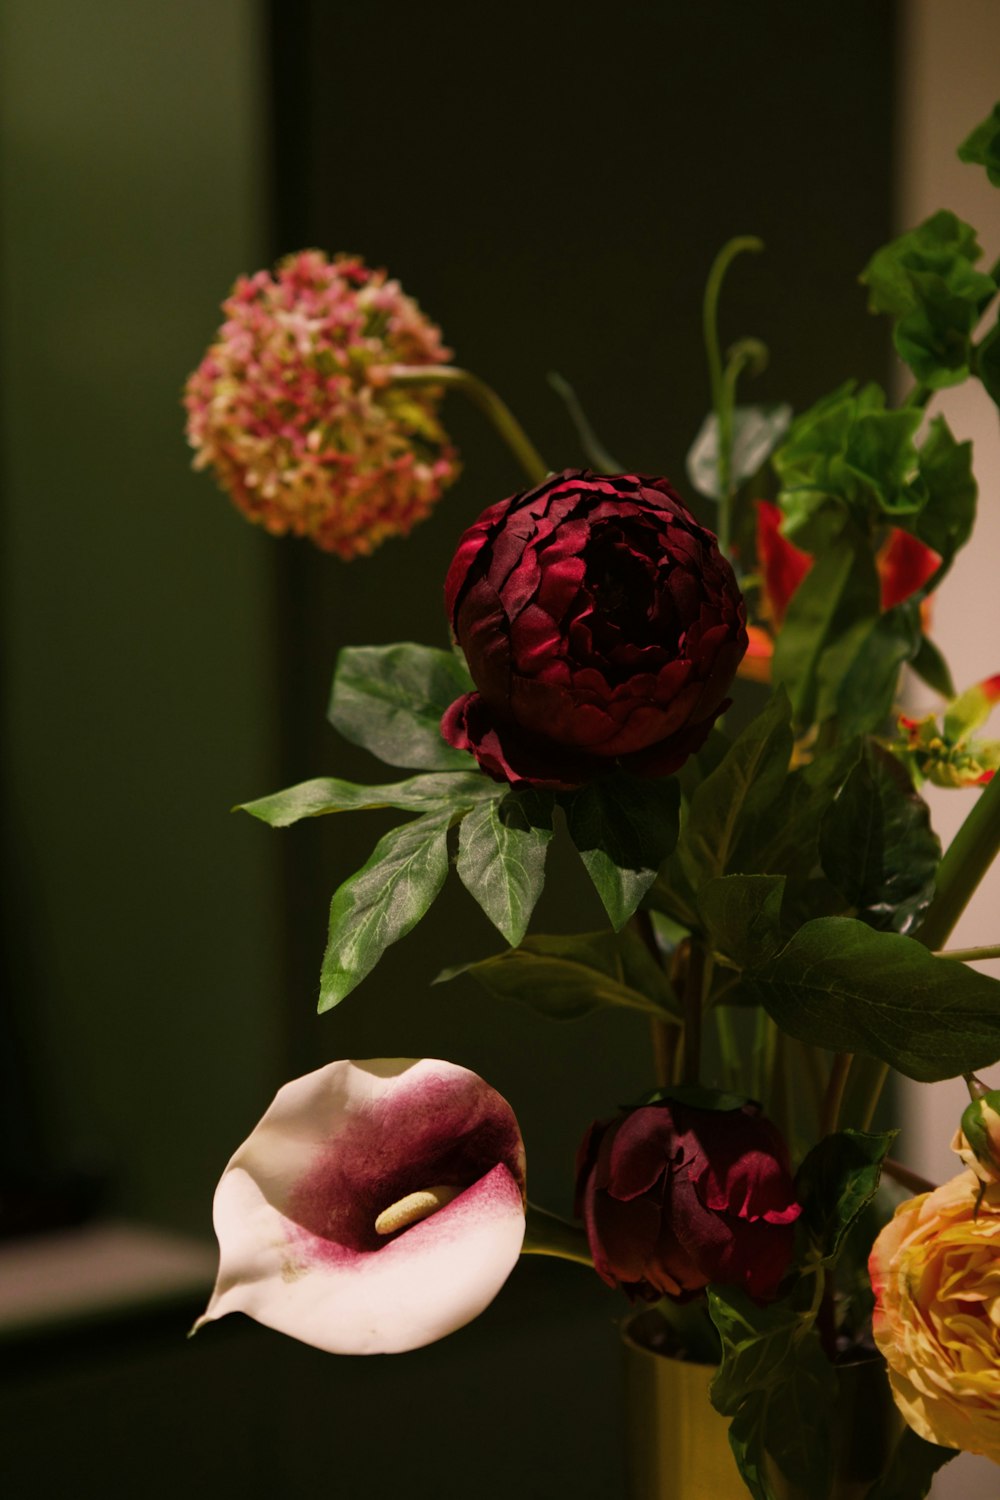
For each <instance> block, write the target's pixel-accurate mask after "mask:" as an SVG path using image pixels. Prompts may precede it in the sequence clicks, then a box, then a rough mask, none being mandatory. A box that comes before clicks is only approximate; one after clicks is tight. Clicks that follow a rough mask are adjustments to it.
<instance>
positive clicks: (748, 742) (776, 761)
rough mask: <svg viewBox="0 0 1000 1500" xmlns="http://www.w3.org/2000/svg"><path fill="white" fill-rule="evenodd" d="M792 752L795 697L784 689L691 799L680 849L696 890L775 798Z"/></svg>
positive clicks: (721, 870)
mask: <svg viewBox="0 0 1000 1500" xmlns="http://www.w3.org/2000/svg"><path fill="white" fill-rule="evenodd" d="M791 753H792V730H791V724H790V709H789V703H788V698H787V697H786V695H785V694H784V693H783V692H782V691H781V690H780V689H779V690H778V691H777V692H775V693H773V694H772V695H771V697H770V699H769V700H768V703H767V705H766V707H765V708H764V709H763V711H762V712H761V713H760V714H758V715H757V717H756V719H754V720H752V721H751V723H750V724H748V725H747V727H746V729H744V731H743V733H742V734H741V735H740V736H739V738H738V739H737V740H736V741H735V742H734V743H733V744H732V745H731V746H730V748H729V750H728V751H727V752H726V755H725V756H724V757H723V759H722V761H721V762H720V763H719V765H718V766H717V767H716V769H715V770H714V771H713V772H712V773H711V775H710V776H707V777H706V778H705V780H704V781H703V782H702V783H701V785H700V786H699V787H698V788H697V790H696V791H695V794H694V796H693V798H692V800H691V806H690V809H689V812H688V816H687V820H686V822H685V825H684V829H683V832H682V834H681V838H680V840H679V842H678V845H677V855H678V860H679V862H680V865H681V867H682V869H683V871H684V874H685V876H686V877H687V879H688V880H689V881H690V883H691V886H692V888H693V889H694V890H695V891H696V892H697V891H698V890H699V889H700V887H701V886H702V885H704V884H705V882H706V881H708V880H712V879H715V878H716V877H717V876H720V875H724V874H725V873H726V871H727V868H728V864H729V859H730V856H731V854H732V852H733V850H734V849H735V848H736V844H737V841H738V839H739V837H740V833H741V830H742V826H743V824H744V823H745V821H746V820H747V819H749V818H752V817H753V816H754V815H755V814H756V813H757V812H758V811H759V810H760V809H762V808H764V807H767V806H769V805H770V803H771V802H773V800H774V798H775V797H776V796H777V794H778V792H779V790H780V789H781V786H782V783H783V782H784V780H785V777H786V776H787V774H788V764H789V761H790V759H791Z"/></svg>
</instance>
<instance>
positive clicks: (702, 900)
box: [698, 875, 785, 968]
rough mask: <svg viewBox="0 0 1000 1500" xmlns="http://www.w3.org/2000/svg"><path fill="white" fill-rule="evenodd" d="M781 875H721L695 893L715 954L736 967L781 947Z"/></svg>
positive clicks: (783, 882) (769, 954)
mask: <svg viewBox="0 0 1000 1500" xmlns="http://www.w3.org/2000/svg"><path fill="white" fill-rule="evenodd" d="M784 892H785V877H784V875H720V876H717V877H716V878H714V879H712V880H708V881H706V883H705V884H704V885H703V886H702V887H701V890H700V891H699V892H698V910H699V912H700V914H701V917H702V920H703V921H704V924H705V931H706V933H707V935H708V939H709V942H710V943H711V945H712V947H713V949H714V950H715V951H716V953H718V954H720V955H722V956H723V957H724V958H726V959H728V960H729V961H730V962H731V963H732V964H733V965H735V966H736V967H737V968H744V967H745V966H746V965H747V964H749V963H754V962H761V961H763V960H764V959H765V958H769V957H770V956H771V954H773V953H775V952H776V951H777V950H778V949H779V948H780V947H781V935H780V929H781V900H782V897H783V895H784Z"/></svg>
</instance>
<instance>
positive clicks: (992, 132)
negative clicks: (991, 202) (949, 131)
mask: <svg viewBox="0 0 1000 1500" xmlns="http://www.w3.org/2000/svg"><path fill="white" fill-rule="evenodd" d="M958 157H959V160H960V161H965V162H972V163H973V164H975V165H976V166H980V167H985V168H986V174H987V176H988V177H989V179H990V181H991V182H992V184H993V186H994V187H1000V104H994V106H993V108H992V109H991V110H990V112H989V114H988V115H987V116H986V119H985V120H981V121H980V122H979V124H978V125H977V126H976V128H975V130H973V131H971V132H970V133H969V135H967V136H966V138H965V140H964V141H963V142H962V144H961V145H960V146H959V148H958Z"/></svg>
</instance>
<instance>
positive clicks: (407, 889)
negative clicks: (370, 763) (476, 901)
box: [319, 811, 453, 1011]
mask: <svg viewBox="0 0 1000 1500" xmlns="http://www.w3.org/2000/svg"><path fill="white" fill-rule="evenodd" d="M452 816H453V815H452V813H451V812H450V811H449V812H436V813H427V814H425V815H424V816H423V817H420V818H415V819H414V820H413V821H412V822H410V823H403V824H401V825H400V826H399V827H398V828H393V829H392V830H391V831H390V832H389V833H387V834H386V835H385V837H384V838H381V839H379V841H378V843H377V844H376V845H375V850H374V852H373V854H372V856H371V858H370V859H369V860H368V861H367V863H366V864H364V865H363V866H362V868H361V869H360V870H359V871H358V872H357V874H355V875H352V876H351V878H350V879H349V880H345V881H344V884H343V885H342V886H340V888H339V889H338V890H337V891H335V892H334V896H333V901H332V903H331V905H330V927H329V933H328V936H327V943H326V953H325V955H324V958H323V969H322V974H321V977H320V998H319V1008H320V1010H321V1011H324V1010H330V1009H331V1007H332V1006H334V1005H337V1004H339V1002H340V1001H341V1000H343V998H344V996H345V995H349V994H350V992H351V990H353V989H354V987H355V986H356V985H358V984H360V983H361V981H362V979H364V977H365V975H366V974H368V973H370V972H371V970H372V969H373V968H374V967H375V965H376V964H377V963H378V961H379V959H380V958H381V957H382V954H383V953H384V952H385V950H386V948H388V946H389V944H390V943H394V942H396V941H397V939H399V938H401V937H403V936H404V935H405V934H406V933H408V932H409V931H410V930H411V929H412V928H413V927H415V926H416V924H417V923H418V922H419V921H420V918H421V917H422V916H424V914H425V913H426V911H427V910H428V908H429V907H430V905H431V903H432V902H433V900H434V898H435V896H436V895H437V894H438V892H439V891H440V889H441V887H442V885H443V884H444V879H445V876H446V875H447V873H448V828H449V825H450V824H451V821H452Z"/></svg>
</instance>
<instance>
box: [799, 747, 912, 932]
mask: <svg viewBox="0 0 1000 1500" xmlns="http://www.w3.org/2000/svg"><path fill="white" fill-rule="evenodd" d="M819 847H820V858H821V860H822V864H823V871H824V873H825V875H826V877H827V879H828V880H830V881H831V882H832V884H833V885H834V886H836V888H837V890H838V891H840V893H841V894H842V895H843V897H844V899H845V900H846V901H847V903H848V904H849V905H850V906H853V907H855V908H856V913H857V915H858V916H859V917H860V918H861V920H862V921H863V922H867V923H868V925H869V926H870V927H876V928H879V929H880V930H885V931H892V932H902V933H907V932H911V931H913V929H914V928H915V927H916V926H917V924H918V922H919V920H920V917H921V915H922V913H923V912H924V911H925V910H926V908H927V907H928V905H929V904H930V901H931V898H932V896H933V895H934V876H935V874H936V872H937V867H938V864H939V862H940V859H941V841H940V839H939V838H938V837H937V834H936V833H935V832H934V831H933V829H932V828H931V824H930V810H929V808H928V806H927V804H926V802H925V801H924V800H923V798H922V797H921V796H919V794H918V793H917V792H915V791H914V789H913V783H912V782H911V780H910V777H909V775H908V773H907V772H906V771H905V770H904V768H903V767H902V766H901V765H900V763H899V761H898V760H897V759H896V758H895V756H894V755H891V754H890V753H889V752H888V751H887V750H883V749H881V748H880V747H879V746H878V745H876V744H874V743H872V742H869V743H868V744H867V745H866V746H865V749H864V753H863V755H862V758H861V760H860V761H859V762H858V764H857V765H856V766H855V768H854V770H853V771H852V772H851V774H850V776H849V777H848V778H847V781H846V782H845V784H844V787H843V790H842V791H841V793H840V796H839V797H838V798H837V800H836V802H834V803H833V805H832V806H831V807H830V809H829V811H828V812H827V814H826V816H825V818H824V819H823V823H822V826H821V829H820V844H819Z"/></svg>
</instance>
